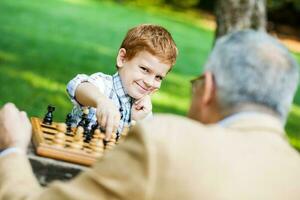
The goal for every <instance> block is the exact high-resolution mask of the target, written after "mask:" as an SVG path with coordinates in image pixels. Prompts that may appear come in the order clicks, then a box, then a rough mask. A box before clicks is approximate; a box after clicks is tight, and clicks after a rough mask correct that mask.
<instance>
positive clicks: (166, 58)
mask: <svg viewBox="0 0 300 200" xmlns="http://www.w3.org/2000/svg"><path fill="white" fill-rule="evenodd" d="M120 48H124V49H126V59H127V60H130V59H132V58H133V57H134V56H135V55H136V54H137V53H138V52H140V51H143V50H144V51H148V52H149V53H151V54H152V55H154V56H156V57H158V59H159V60H160V61H161V62H162V63H165V64H169V65H171V66H173V65H174V64H175V62H176V57H177V54H178V50H177V47H176V44H175V42H174V40H173V38H172V36H171V34H170V33H169V32H168V31H167V30H166V29H165V28H163V27H161V26H158V25H152V24H142V25H139V26H136V27H134V28H132V29H130V30H129V31H128V32H127V34H126V36H125V38H124V40H123V42H122V44H121V47H120Z"/></svg>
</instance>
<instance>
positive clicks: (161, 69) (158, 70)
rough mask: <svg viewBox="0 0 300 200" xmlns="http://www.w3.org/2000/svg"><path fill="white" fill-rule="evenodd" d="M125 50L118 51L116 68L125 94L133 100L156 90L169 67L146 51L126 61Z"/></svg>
mask: <svg viewBox="0 0 300 200" xmlns="http://www.w3.org/2000/svg"><path fill="white" fill-rule="evenodd" d="M125 55H126V50H125V49H122V48H121V49H120V51H119V54H118V57H117V66H118V70H119V74H120V78H121V80H122V84H123V87H124V89H125V92H126V93H127V94H128V95H129V96H131V97H132V98H134V99H140V98H142V97H144V96H145V95H148V94H151V93H153V92H154V91H156V90H158V89H159V88H160V85H161V81H162V80H163V78H164V77H165V76H166V75H167V73H168V71H169V70H170V67H171V66H170V65H168V64H165V63H161V62H160V60H159V59H158V58H157V57H156V56H154V55H152V54H150V53H149V52H147V51H141V52H139V53H137V54H136V55H135V56H134V57H133V58H132V59H130V60H126V59H125V57H126V56H125Z"/></svg>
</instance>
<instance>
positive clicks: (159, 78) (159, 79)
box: [155, 76, 163, 81]
mask: <svg viewBox="0 0 300 200" xmlns="http://www.w3.org/2000/svg"><path fill="white" fill-rule="evenodd" d="M155 79H156V80H157V81H162V80H163V77H161V76H156V77H155Z"/></svg>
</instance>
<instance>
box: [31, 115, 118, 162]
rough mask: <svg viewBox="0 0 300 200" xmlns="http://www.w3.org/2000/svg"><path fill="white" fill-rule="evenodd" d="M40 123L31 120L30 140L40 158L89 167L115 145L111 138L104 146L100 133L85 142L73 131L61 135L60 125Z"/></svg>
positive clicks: (38, 120)
mask: <svg viewBox="0 0 300 200" xmlns="http://www.w3.org/2000/svg"><path fill="white" fill-rule="evenodd" d="M42 121H43V120H42V119H40V118H36V117H32V118H31V123H32V128H33V135H32V140H33V144H34V148H35V151H36V153H37V154H38V155H40V156H44V157H49V158H54V159H58V160H63V161H67V162H72V163H77V164H81V165H86V166H90V165H92V164H93V163H94V162H95V161H96V159H98V158H100V157H102V156H103V154H104V151H105V150H107V149H111V148H112V147H113V146H114V145H115V143H116V140H115V138H113V137H112V139H111V140H110V141H109V142H108V143H107V144H106V145H104V142H103V139H104V134H103V133H101V132H99V133H98V135H97V134H94V135H95V136H93V138H92V139H91V141H89V142H86V141H84V138H83V136H82V135H81V136H79V135H78V133H77V132H76V130H75V129H72V130H71V131H70V132H65V133H62V131H61V130H60V128H59V126H60V125H61V124H62V123H56V122H52V124H51V125H47V124H43V123H42ZM122 134H123V133H122ZM122 137H123V136H122Z"/></svg>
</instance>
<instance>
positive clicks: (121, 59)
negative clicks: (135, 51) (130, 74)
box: [117, 48, 126, 67]
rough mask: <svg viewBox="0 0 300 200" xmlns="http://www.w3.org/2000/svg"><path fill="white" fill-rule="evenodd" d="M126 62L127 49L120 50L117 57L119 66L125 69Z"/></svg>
mask: <svg viewBox="0 0 300 200" xmlns="http://www.w3.org/2000/svg"><path fill="white" fill-rule="evenodd" d="M125 61H126V49H124V48H121V49H119V53H118V56H117V66H118V67H123V65H124V63H125Z"/></svg>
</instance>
